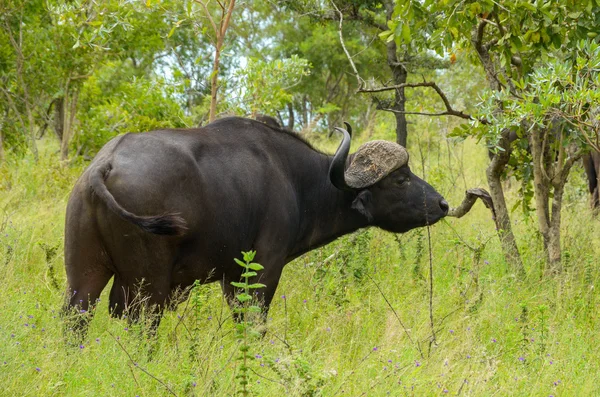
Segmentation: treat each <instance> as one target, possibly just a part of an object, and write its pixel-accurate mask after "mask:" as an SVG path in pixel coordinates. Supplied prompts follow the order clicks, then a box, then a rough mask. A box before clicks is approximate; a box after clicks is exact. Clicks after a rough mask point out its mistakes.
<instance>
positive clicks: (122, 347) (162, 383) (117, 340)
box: [106, 330, 177, 396]
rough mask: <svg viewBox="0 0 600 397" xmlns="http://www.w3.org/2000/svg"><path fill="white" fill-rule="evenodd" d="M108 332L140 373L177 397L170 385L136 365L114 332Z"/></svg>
mask: <svg viewBox="0 0 600 397" xmlns="http://www.w3.org/2000/svg"><path fill="white" fill-rule="evenodd" d="M106 332H108V334H109V335H110V336H112V337H113V339H114V340H115V342H117V344H118V345H119V347H120V348H121V350H123V352H125V354H126V355H127V358H129V361H131V363H132V364H133V365H134V366H135V367H136V368H139V369H140V371H142V372H143V373H145V374H146V375H148V376H149V377H151V378H152V379H154V380H155V381H157V382H158V383H160V384H161V385H163V386H164V388H165V389H167V391H168V392H169V393H171V394H172V395H174V396H177V394H175V392H174V391H173V390H172V389H171V388H170V387H169V385H167V384H166V383H165V382H163V381H162V380H160V379H158V378H157V377H156V376H154V375H152V374H151V373H150V372H148V371H146V370H145V369H144V368H142V367H140V366H139V365H138V363H136V362H135V361H134V360H133V357H131V354H129V352H128V351H127V350H126V349H125V347H124V346H123V344H122V343H121V342H120V341H119V339H117V338H116V337H115V336H114V335H113V334H112V332H110V331H108V330H107V331H106Z"/></svg>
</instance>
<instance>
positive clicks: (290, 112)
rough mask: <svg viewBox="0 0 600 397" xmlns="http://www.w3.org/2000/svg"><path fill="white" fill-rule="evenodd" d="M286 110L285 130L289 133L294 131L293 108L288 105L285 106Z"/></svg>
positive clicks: (290, 104)
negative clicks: (286, 121)
mask: <svg viewBox="0 0 600 397" xmlns="http://www.w3.org/2000/svg"><path fill="white" fill-rule="evenodd" d="M287 108H288V123H287V128H288V130H290V131H293V130H294V107H293V106H292V103H291V102H290V103H288V105H287Z"/></svg>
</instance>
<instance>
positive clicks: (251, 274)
mask: <svg viewBox="0 0 600 397" xmlns="http://www.w3.org/2000/svg"><path fill="white" fill-rule="evenodd" d="M256 275H257V273H256V272H245V273H242V277H254V276H256Z"/></svg>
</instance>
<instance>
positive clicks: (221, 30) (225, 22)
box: [195, 0, 236, 123]
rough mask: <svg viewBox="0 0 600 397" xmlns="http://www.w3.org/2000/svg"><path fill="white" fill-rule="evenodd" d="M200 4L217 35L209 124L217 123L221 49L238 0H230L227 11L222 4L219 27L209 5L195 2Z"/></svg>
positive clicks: (211, 83) (197, 0)
mask: <svg viewBox="0 0 600 397" xmlns="http://www.w3.org/2000/svg"><path fill="white" fill-rule="evenodd" d="M195 1H196V2H198V3H200V4H201V5H202V7H203V8H204V11H205V12H206V17H207V18H208V20H209V21H210V24H211V25H212V27H213V31H214V33H215V59H214V61H213V70H212V73H211V76H210V113H209V122H211V123H212V122H213V121H215V119H216V117H217V93H218V90H219V63H220V60H221V49H222V48H223V43H224V42H225V33H227V28H228V27H229V22H230V21H231V15H232V14H233V8H234V7H235V1H236V0H230V1H229V4H228V5H227V9H225V6H224V5H223V4H221V3H220V2H218V3H219V5H220V7H221V10H222V15H221V20H220V22H219V26H217V24H216V23H215V21H214V19H213V17H212V15H211V13H210V11H209V9H208V6H207V3H203V2H202V1H199V0H195Z"/></svg>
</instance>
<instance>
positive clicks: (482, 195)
mask: <svg viewBox="0 0 600 397" xmlns="http://www.w3.org/2000/svg"><path fill="white" fill-rule="evenodd" d="M477 199H481V201H483V204H484V205H485V206H486V208H489V209H490V210H491V211H492V215H493V217H494V219H495V218H496V211H495V209H494V203H493V201H492V197H491V196H490V194H489V193H488V192H487V191H486V190H485V189H481V188H474V189H469V190H467V191H466V192H465V198H464V200H463V202H462V203H461V204H460V205H459V206H458V207H456V208H451V209H450V211H448V215H447V216H451V217H453V218H462V217H463V216H464V215H465V214H466V213H467V212H469V211H471V208H473V205H474V204H475V201H477Z"/></svg>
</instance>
